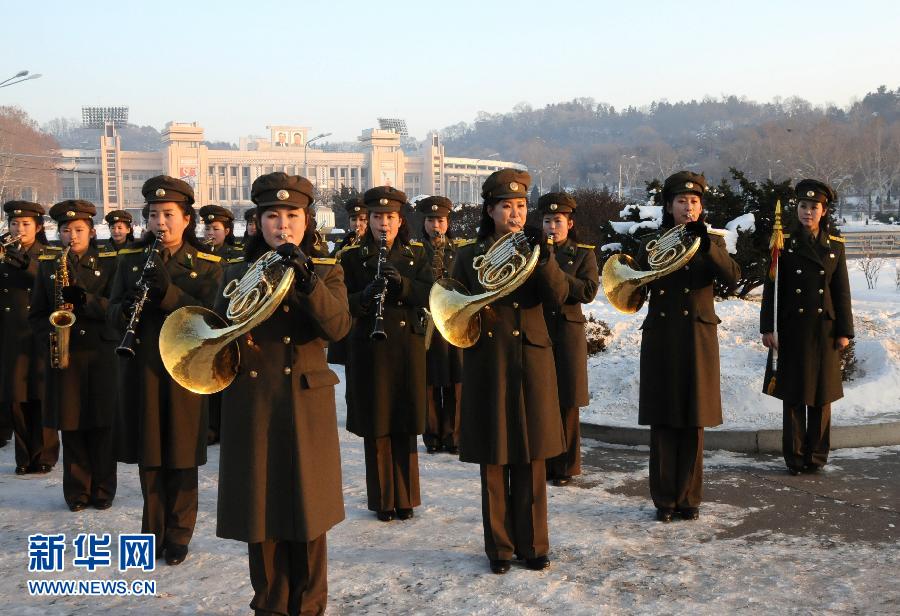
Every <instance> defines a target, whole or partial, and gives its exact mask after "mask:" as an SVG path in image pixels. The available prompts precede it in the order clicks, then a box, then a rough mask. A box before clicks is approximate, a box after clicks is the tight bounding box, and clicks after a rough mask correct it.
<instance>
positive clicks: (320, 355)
mask: <svg viewBox="0 0 900 616" xmlns="http://www.w3.org/2000/svg"><path fill="white" fill-rule="evenodd" d="M313 194H314V190H313V186H312V184H311V183H310V182H309V181H308V180H307V179H306V178H303V177H299V176H288V175H286V174H284V173H280V172H276V173H270V174H268V175H264V176H261V177H260V178H258V179H257V180H256V181H255V182H254V183H253V187H252V193H251V196H252V199H253V202H254V203H256V204H257V211H258V213H259V225H260V233H259V234H257V235H254V236H252V237H251V238H250V240H249V243H248V245H247V256H246V261H242V262H236V263H234V264H232V265H230V266H228V268H227V269H226V273H225V280H224V281H223V283H224V284H228V282H229V281H232V280H237V279H240V278H241V277H242V276H243V275H244V274H245V273H246V272H247V270H248V267H249V266H250V265H251V264H252V263H253V262H254V261H256V259H258V258H259V257H260V256H262V255H263V254H264V253H265V252H267V251H270V250H277V251H278V252H279V254H281V255H283V256H284V257H285V259H287V260H288V263H290V265H291V267H293V268H294V272H295V273H294V285H293V288H292V289H291V290H290V291H289V292H288V295H287V297H286V298H285V299H284V300H283V301H282V303H281V305H280V306H279V308H278V309H277V310H276V311H275V313H274V314H273V315H272V316H271V317H269V318H268V319H267V320H266V321H264V322H263V323H261V324H259V325H257V326H256V327H254V328H253V329H252V330H251V331H250V332H249V333H247V334H246V335H242V336H241V337H240V338H239V339H238V343H239V345H240V359H241V366H240V370H239V371H238V374H237V376H236V378H235V380H234V382H233V383H232V384H231V385H230V386H229V387H228V389H226V390H225V391H224V392H223V404H222V410H223V413H222V444H221V457H220V466H219V501H218V519H217V526H216V534H217V535H218V536H219V537H224V538H227V539H236V540H238V541H244V542H246V543H247V544H248V550H249V561H250V581H251V583H252V585H253V590H254V593H255V596H254V598H253V601H252V602H251V604H250V606H251V607H252V608H253V609H254V610H256V612H257V613H266V614H301V613H302V614H322V613H323V612H324V611H325V604H326V600H327V595H328V586H327V556H328V554H327V548H326V539H325V532H326V531H327V530H328V529H329V528H331V527H332V526H334V525H336V524H337V523H338V522H340V521H341V520H343V519H344V502H343V494H342V486H341V459H340V445H339V443H338V433H337V419H336V415H335V401H334V386H335V384H336V383H337V382H338V377H337V375H336V374H335V373H334V372H332V371H331V370H330V369H329V368H328V365H327V364H326V362H325V351H324V349H325V342H326V341H328V340H335V339H338V338H341V337H343V336H344V335H345V334H346V333H347V332H348V331H349V330H350V312H349V308H348V305H347V290H346V288H345V287H344V283H343V271H342V269H341V267H340V265H336V264H335V259H333V258H325V259H310V258H309V257H308V256H307V255H308V254H309V252H308V251H309V250H310V249H311V248H312V245H313V242H314V229H315V224H314V219H313V217H312V215H311V213H310V205H311V203H312V200H313ZM228 301H229V300H228V299H227V298H225V297H224V296H223V295H222V294H221V292H220V293H219V295H218V299H217V303H216V309H217V311H218V312H219V314H221V315H223V316H225V314H226V308H227V306H228Z"/></svg>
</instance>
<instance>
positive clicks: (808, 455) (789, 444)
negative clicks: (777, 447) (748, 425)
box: [781, 402, 831, 469]
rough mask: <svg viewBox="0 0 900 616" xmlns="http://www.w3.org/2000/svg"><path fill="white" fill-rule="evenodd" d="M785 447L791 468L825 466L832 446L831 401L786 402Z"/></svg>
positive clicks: (786, 457)
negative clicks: (815, 404) (809, 402)
mask: <svg viewBox="0 0 900 616" xmlns="http://www.w3.org/2000/svg"><path fill="white" fill-rule="evenodd" d="M783 409H784V413H783V425H782V432H781V450H782V453H783V454H784V462H785V464H787V465H788V466H789V467H791V468H798V469H799V468H803V465H804V464H810V465H815V466H825V463H826V462H828V452H829V451H830V449H831V405H830V404H823V405H822V406H806V405H805V404H803V403H802V402H798V403H789V402H785V403H784V404H783Z"/></svg>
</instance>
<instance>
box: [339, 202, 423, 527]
mask: <svg viewBox="0 0 900 616" xmlns="http://www.w3.org/2000/svg"><path fill="white" fill-rule="evenodd" d="M363 199H364V201H365V205H366V208H367V209H368V211H369V225H368V229H367V231H366V235H365V239H363V241H362V242H361V243H359V244H356V245H354V246H352V247H349V248H345V249H344V250H343V251H342V252H341V253H340V262H341V264H342V265H343V267H344V275H345V277H346V283H347V293H348V297H349V301H350V313H351V314H352V315H353V317H354V323H353V328H352V329H351V330H350V335H349V337H348V349H347V390H346V391H347V394H346V395H347V430H349V431H350V432H352V433H353V434H356V435H357V436H361V437H363V439H364V447H365V458H366V489H367V492H368V507H369V509H370V510H371V511H375V512H376V514H377V516H378V519H379V520H382V521H384V522H389V521H391V520H393V519H394V517H395V516H396V517H398V518H399V519H401V520H406V519H409V518H411V517H412V516H413V508H415V507H418V506H419V505H420V504H421V497H420V494H419V458H418V453H417V452H416V438H417V435H419V434H422V432H423V431H424V429H425V326H426V319H425V318H424V311H423V308H425V306H427V305H428V292H429V291H430V289H431V282H432V278H431V264H430V263H429V262H428V260H427V259H426V258H425V253H424V250H423V248H422V244H421V242H416V241H411V240H410V239H409V228H408V226H407V224H406V220H405V218H404V217H403V216H402V214H401V213H400V210H401V208H402V207H403V205H405V204H406V195H405V194H404V193H403V192H401V191H399V190H397V189H395V188H391V187H390V186H377V187H375V188H372V189H369V190H367V191H366V193H365V195H364V197H363ZM382 236H385V237H386V239H387V257H386V261H385V262H384V263H382V265H381V273H382V277H381V278H376V276H375V274H376V271H377V269H378V263H379V245H380V243H381V237H382ZM382 293H385V297H384V300H383V304H382V306H383V317H384V321H383V328H384V332H385V333H386V335H387V338H386V339H385V340H373V339H372V332H373V330H374V329H375V327H376V314H377V312H378V307H379V304H380V302H379V296H380V295H381V294H382Z"/></svg>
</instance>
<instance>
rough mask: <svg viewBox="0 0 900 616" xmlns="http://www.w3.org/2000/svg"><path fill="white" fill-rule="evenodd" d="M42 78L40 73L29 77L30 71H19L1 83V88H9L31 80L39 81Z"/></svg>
mask: <svg viewBox="0 0 900 616" xmlns="http://www.w3.org/2000/svg"><path fill="white" fill-rule="evenodd" d="M40 77H41V74H40V73H33V74H30V75H29V74H28V71H19V72H18V73H16V74H15V75H13V76H12V77H9V78H8V79H4V80H3V81H0V88H8V87H9V86H14V85H16V84H17V83H22V82H23V81H29V80H31V79H39V78H40ZM14 79H18V81H13V80H14Z"/></svg>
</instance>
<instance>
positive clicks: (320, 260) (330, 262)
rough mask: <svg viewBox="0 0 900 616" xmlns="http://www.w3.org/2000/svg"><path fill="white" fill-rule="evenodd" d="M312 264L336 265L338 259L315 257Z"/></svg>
mask: <svg viewBox="0 0 900 616" xmlns="http://www.w3.org/2000/svg"><path fill="white" fill-rule="evenodd" d="M312 262H313V263H315V264H316V265H334V264H336V263H337V259H336V258H334V257H313V258H312Z"/></svg>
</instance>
